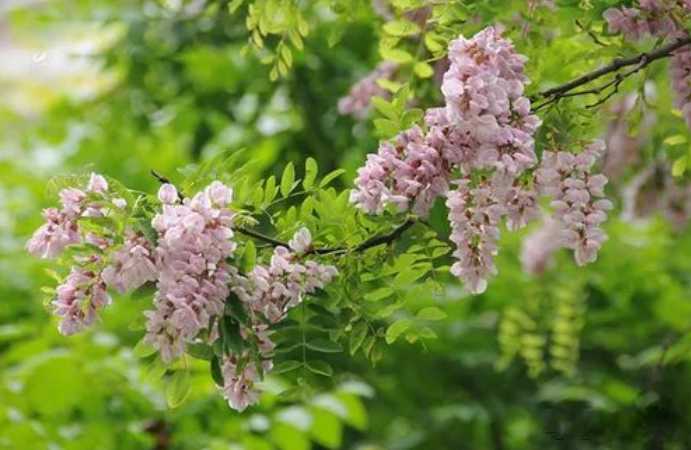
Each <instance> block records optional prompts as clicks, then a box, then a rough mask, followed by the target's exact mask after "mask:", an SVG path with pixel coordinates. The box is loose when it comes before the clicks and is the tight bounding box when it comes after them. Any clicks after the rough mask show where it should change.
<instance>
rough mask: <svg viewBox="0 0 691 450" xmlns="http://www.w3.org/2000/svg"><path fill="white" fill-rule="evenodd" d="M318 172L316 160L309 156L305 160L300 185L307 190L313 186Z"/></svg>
mask: <svg viewBox="0 0 691 450" xmlns="http://www.w3.org/2000/svg"><path fill="white" fill-rule="evenodd" d="M318 173H319V167H318V166H317V161H316V160H315V159H314V158H312V157H309V158H307V160H306V161H305V179H304V180H302V187H303V188H305V189H306V190H309V189H310V188H311V187H312V186H314V180H316V179H317V174H318Z"/></svg>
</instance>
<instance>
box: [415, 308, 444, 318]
mask: <svg viewBox="0 0 691 450" xmlns="http://www.w3.org/2000/svg"><path fill="white" fill-rule="evenodd" d="M446 317H447V316H446V313H445V312H444V311H442V310H441V309H439V308H437V307H436V306H429V307H427V308H422V309H421V310H420V311H418V313H417V316H416V318H418V319H420V320H443V319H446Z"/></svg>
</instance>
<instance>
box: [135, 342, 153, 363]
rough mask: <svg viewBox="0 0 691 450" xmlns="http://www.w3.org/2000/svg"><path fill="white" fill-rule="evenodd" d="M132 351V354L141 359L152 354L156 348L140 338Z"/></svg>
mask: <svg viewBox="0 0 691 450" xmlns="http://www.w3.org/2000/svg"><path fill="white" fill-rule="evenodd" d="M132 352H133V353H134V356H136V357H137V358H140V359H141V358H146V357H147V356H151V355H153V354H154V353H156V349H155V348H154V347H153V345H151V344H149V343H148V342H146V340H145V339H142V340H140V341H139V342H137V345H135V346H134V349H133V350H132Z"/></svg>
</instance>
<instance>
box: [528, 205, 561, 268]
mask: <svg viewBox="0 0 691 450" xmlns="http://www.w3.org/2000/svg"><path fill="white" fill-rule="evenodd" d="M560 230H561V228H560V225H558V224H557V223H556V222H555V221H554V220H552V219H551V218H550V217H549V216H544V217H543V219H542V225H541V226H540V227H539V228H537V229H535V230H534V231H532V232H531V233H530V234H529V235H528V236H526V238H525V239H524V240H523V245H522V246H521V265H522V266H523V270H524V271H525V272H527V273H529V274H532V275H539V274H542V273H544V272H545V271H546V270H547V269H548V268H549V266H550V264H551V263H552V255H554V252H556V251H557V249H559V247H560V245H561V242H560V238H559V234H560Z"/></svg>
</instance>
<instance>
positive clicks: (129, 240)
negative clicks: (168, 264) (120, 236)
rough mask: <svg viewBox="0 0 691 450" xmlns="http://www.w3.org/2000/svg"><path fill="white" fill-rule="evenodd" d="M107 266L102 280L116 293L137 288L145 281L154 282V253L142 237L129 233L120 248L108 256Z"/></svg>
mask: <svg viewBox="0 0 691 450" xmlns="http://www.w3.org/2000/svg"><path fill="white" fill-rule="evenodd" d="M109 263H110V264H109V265H108V267H106V268H105V269H104V270H103V273H102V275H101V276H102V278H103V281H105V283H106V284H107V285H108V287H110V288H113V289H115V290H116V291H118V292H121V293H122V292H127V291H130V290H133V289H136V288H138V287H139V286H141V285H143V284H144V283H146V282H147V281H156V277H157V275H158V271H157V270H156V265H155V258H154V252H153V249H152V248H151V245H150V244H149V243H148V242H147V240H146V239H144V237H142V236H140V235H138V234H136V233H134V232H132V231H129V232H128V233H127V237H126V238H125V242H124V243H123V244H122V246H121V247H120V248H119V249H117V250H115V251H114V252H112V253H111V254H110V259H109Z"/></svg>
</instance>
